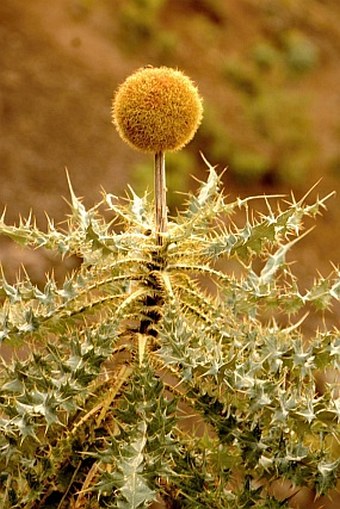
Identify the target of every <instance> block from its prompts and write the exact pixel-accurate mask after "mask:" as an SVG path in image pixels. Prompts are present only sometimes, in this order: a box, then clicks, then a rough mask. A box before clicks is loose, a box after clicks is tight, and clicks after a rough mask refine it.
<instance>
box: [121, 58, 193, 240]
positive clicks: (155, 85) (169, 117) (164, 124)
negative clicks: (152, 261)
mask: <svg viewBox="0 0 340 509" xmlns="http://www.w3.org/2000/svg"><path fill="white" fill-rule="evenodd" d="M112 112H113V123H114V125H115V126H116V128H117V131H118V133H119V135H120V136H121V138H122V139H123V140H124V141H126V142H127V143H128V144H129V145H131V146H132V147H133V148H135V149H137V150H141V151H143V152H153V153H154V154H155V204H156V231H157V232H159V235H158V237H157V239H158V244H160V245H161V244H162V236H161V234H162V233H164V232H165V231H166V229H167V207H166V178H165V160H164V152H165V151H173V150H180V149H181V148H183V147H184V146H185V145H186V144H187V143H189V141H191V139H192V138H193V136H194V135H195V132H196V131H197V128H198V126H199V124H200V122H201V120H202V113H203V107H202V99H201V98H200V96H199V93H198V90H197V88H196V86H195V85H194V83H193V82H192V81H191V79H190V78H188V77H187V76H186V75H185V74H183V73H182V72H181V71H178V70H175V69H170V68H168V67H158V68H154V67H151V66H147V67H144V68H142V69H139V70H138V71H137V72H135V73H134V74H132V75H131V76H129V77H128V78H127V79H126V80H125V81H124V83H122V84H121V85H120V87H119V88H118V90H117V92H116V93H115V96H114V99H113V109H112Z"/></svg>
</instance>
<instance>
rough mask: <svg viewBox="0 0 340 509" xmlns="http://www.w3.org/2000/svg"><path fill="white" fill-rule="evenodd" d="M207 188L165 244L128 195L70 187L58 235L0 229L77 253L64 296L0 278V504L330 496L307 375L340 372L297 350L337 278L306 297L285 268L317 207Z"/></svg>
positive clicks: (329, 464) (319, 412)
mask: <svg viewBox="0 0 340 509" xmlns="http://www.w3.org/2000/svg"><path fill="white" fill-rule="evenodd" d="M219 187H220V179H219V177H218V176H217V174H216V172H215V170H214V168H212V167H211V166H209V177H208V180H207V182H206V183H203V184H202V185H201V187H200V189H199V191H198V193H197V195H189V196H188V198H187V203H186V208H185V210H184V211H182V212H179V213H178V214H177V215H176V216H175V217H173V218H172V219H171V222H170V224H169V231H168V233H166V234H165V242H164V243H163V245H162V246H159V245H157V243H156V241H155V232H154V220H153V206H152V204H151V203H149V202H148V199H147V197H143V198H140V197H138V196H137V195H136V194H135V193H134V192H132V191H131V198H130V199H129V200H127V201H126V202H124V203H122V202H121V201H119V200H118V199H117V198H116V197H115V196H113V195H111V194H104V197H103V202H102V204H100V205H97V206H95V207H93V208H91V209H90V210H86V209H85V207H84V205H83V204H82V202H81V201H80V200H79V199H77V198H76V196H75V194H74V193H73V191H72V189H71V214H70V216H69V218H68V222H67V225H63V228H62V229H59V228H56V227H55V225H54V224H53V222H52V221H51V220H49V221H48V225H47V231H46V232H44V231H41V230H39V229H38V228H37V226H36V225H35V223H34V220H32V219H30V218H29V219H27V220H21V221H20V222H19V224H18V225H17V226H9V225H7V224H6V223H5V220H4V216H3V217H2V218H1V220H0V231H1V233H2V234H3V235H6V236H8V237H10V238H11V239H13V240H14V241H16V242H18V243H20V244H24V245H27V246H31V247H32V248H40V247H44V248H46V249H50V250H51V251H53V252H58V253H61V254H62V255H63V256H64V257H66V256H71V255H77V256H78V257H80V258H81V259H82V264H81V267H80V268H79V270H77V272H75V273H73V274H71V275H69V276H68V277H67V278H66V279H65V282H64V283H63V284H62V285H57V283H56V282H55V281H54V279H53V278H52V276H50V277H49V278H48V279H47V281H46V285H45V287H44V288H37V287H36V286H34V285H33V284H32V283H31V282H30V281H29V279H27V278H26V279H25V280H22V281H19V282H17V283H16V284H11V283H10V282H8V281H6V279H5V276H4V275H3V276H2V280H1V289H0V295H1V298H2V300H3V305H2V309H1V313H0V324H1V325H0V329H1V330H0V337H1V340H2V342H4V343H5V344H7V345H9V346H10V347H11V348H12V349H13V358H12V359H11V360H7V361H5V360H3V362H2V366H1V371H0V378H1V389H0V472H1V474H0V505H1V507H2V508H3V509H9V508H11V509H19V508H20V509H24V508H25V509H38V508H55V509H63V508H69V507H72V508H96V509H97V508H100V507H103V508H104V507H106V508H110V507H111V508H126V509H127V508H142V507H149V506H150V503H151V501H152V500H154V499H155V497H156V495H157V494H158V496H159V497H161V498H162V500H163V501H164V503H165V504H166V505H167V507H182V508H191V509H194V508H195V509H197V508H202V509H203V508H206V507H211V508H216V509H218V508H222V507H223V508H235V507H239V508H242V507H244V508H250V507H254V508H255V507H256V508H263V509H265V508H266V509H269V508H278V507H288V504H289V501H288V499H287V500H286V501H278V500H276V498H275V497H274V495H273V492H272V486H273V484H274V483H275V480H277V479H286V480H289V481H290V482H291V483H292V484H294V485H295V486H297V487H299V486H308V487H309V488H311V489H313V490H315V492H316V493H317V494H319V495H322V494H324V493H327V492H328V491H329V490H330V489H332V488H333V487H334V485H335V483H336V479H337V477H338V474H339V459H338V456H337V454H336V453H335V452H334V451H335V449H334V444H335V443H336V440H337V439H338V437H339V423H340V406H339V397H338V395H337V394H336V392H335V387H334V386H332V384H329V385H328V386H327V387H326V388H325V391H324V393H322V394H320V393H317V391H316V387H315V372H316V371H319V372H320V371H322V370H325V369H327V368H334V369H339V361H340V336H339V331H338V330H337V329H336V328H331V329H326V328H325V327H324V328H318V330H317V331H316V332H315V334H314V336H312V337H309V338H308V340H307V338H306V337H305V336H304V334H303V330H302V327H301V322H302V319H301V316H304V315H303V314H304V313H305V311H306V310H308V311H309V312H310V313H311V314H312V313H313V314H314V313H315V312H316V311H315V310H314V308H316V310H318V309H319V310H320V309H321V310H328V309H330V308H331V304H332V301H339V300H340V274H339V271H337V270H334V273H333V274H332V275H331V276H330V277H328V278H323V277H319V278H318V279H316V280H315V282H314V284H313V285H312V287H311V288H309V289H308V290H303V291H302V290H301V289H300V288H299V285H298V282H297V281H296V279H295V277H294V275H293V274H292V273H291V272H290V269H289V264H288V263H287V260H286V255H287V252H288V251H289V250H290V248H291V247H292V246H293V245H294V244H295V243H296V242H297V240H298V239H299V238H300V237H301V231H302V228H303V220H304V218H305V217H308V216H312V217H315V216H316V215H318V214H319V213H320V212H321V211H322V209H323V208H324V206H325V205H324V203H325V200H326V198H325V199H317V200H316V201H315V203H311V204H308V203H307V201H306V198H303V199H301V200H299V201H296V200H295V199H294V198H292V200H291V202H290V203H288V202H287V201H285V202H284V204H280V205H278V206H274V204H273V203H272V199H271V198H269V197H268V198H262V199H263V200H265V203H266V204H267V213H262V214H257V215H256V214H253V213H250V206H251V204H252V202H253V200H255V198H256V197H250V198H245V199H236V200H235V201H227V199H226V197H225V196H224V195H223V193H222V192H221V191H220V190H219ZM102 205H105V206H106V207H108V208H109V217H108V215H107V213H105V215H104V214H102V213H101V212H100V210H101V206H102ZM242 211H243V212H244V217H245V220H244V224H243V226H239V227H237V226H236V225H235V224H234V222H233V221H232V216H233V214H235V213H236V212H238V213H240V212H242ZM231 267H232V268H231ZM237 267H238V269H237V270H236V268H237ZM202 280H204V282H209V283H210V284H212V285H214V286H215V287H216V295H215V296H212V295H211V294H208V292H207V291H206V290H205V289H204V287H205V286H204V285H203V283H202ZM297 313H299V314H298V315H297ZM280 324H282V325H280ZM193 419H194V424H193V426H191V425H189V421H190V420H191V422H192V420H193ZM196 428H197V430H198V429H200V432H198V431H196Z"/></svg>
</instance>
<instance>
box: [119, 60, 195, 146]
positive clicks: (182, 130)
mask: <svg viewBox="0 0 340 509" xmlns="http://www.w3.org/2000/svg"><path fill="white" fill-rule="evenodd" d="M202 114H203V106H202V99H201V97H200V96H199V93H198V90H197V88H196V86H195V85H194V83H193V82H192V81H191V79H190V78H188V77H187V76H186V75H185V74H183V73H182V72H181V71H178V70H175V69H171V68H168V67H144V68H142V69H139V70H138V71H136V72H135V73H134V74H132V75H131V76H129V77H128V78H127V79H126V80H125V81H124V82H123V83H122V84H121V85H120V86H119V87H118V90H117V92H116V93H115V96H114V98H113V108H112V116H113V123H114V125H115V126H116V128H117V131H118V133H119V135H120V136H121V138H122V139H123V140H124V141H126V142H127V143H128V144H129V145H131V146H132V147H134V148H136V149H138V150H141V151H143V152H161V151H173V150H179V149H181V148H182V147H184V145H186V144H187V143H188V142H189V141H190V140H191V139H192V138H193V137H194V134H195V132H196V131H197V129H198V126H199V125H200V123H201V120H202Z"/></svg>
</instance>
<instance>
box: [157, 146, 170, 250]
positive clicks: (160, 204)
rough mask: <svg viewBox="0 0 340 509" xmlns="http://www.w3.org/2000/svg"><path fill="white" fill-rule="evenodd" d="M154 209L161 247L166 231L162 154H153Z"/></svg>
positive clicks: (164, 181)
mask: <svg viewBox="0 0 340 509" xmlns="http://www.w3.org/2000/svg"><path fill="white" fill-rule="evenodd" d="M155 207H156V218H155V222H156V240H157V244H158V245H159V246H162V245H163V242H164V237H163V233H165V232H166V231H167V227H168V219H167V206H166V178H165V156H164V152H162V151H159V152H156V153H155Z"/></svg>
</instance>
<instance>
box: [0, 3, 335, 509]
mask: <svg viewBox="0 0 340 509" xmlns="http://www.w3.org/2000/svg"><path fill="white" fill-rule="evenodd" d="M339 20H340V2H339V1H338V0H324V1H322V0H295V1H289V0H261V1H260V2H259V1H257V0H228V1H219V0H197V1H195V0H143V1H140V0H92V1H91V0H54V1H50V2H47V1H46V0H1V1H0V208H1V209H3V208H4V207H6V208H7V212H6V220H7V222H8V223H14V222H16V221H17V220H18V217H19V216H20V215H21V216H24V217H25V216H27V215H28V214H29V212H30V210H32V211H33V213H34V215H35V216H36V218H37V222H38V224H39V225H40V226H41V227H42V228H44V225H45V224H46V219H45V213H47V214H48V215H49V216H50V217H52V218H54V220H55V222H56V223H58V222H60V221H62V220H64V218H65V215H66V214H67V212H68V205H67V203H66V201H65V200H63V198H62V197H66V199H67V196H68V189H67V184H66V178H65V167H67V168H68V171H69V173H70V176H71V180H72V183H73V187H74V189H75V192H76V194H77V195H78V196H83V197H84V203H85V205H87V206H91V205H93V204H94V203H95V202H97V201H98V200H99V199H100V198H101V194H100V193H101V189H102V188H104V189H105V190H106V191H108V192H111V193H113V194H115V195H123V194H124V193H125V190H126V188H127V184H128V183H129V184H131V185H132V187H133V188H134V189H136V190H137V191H138V192H143V190H144V188H145V187H146V186H149V187H151V186H152V170H151V165H152V161H150V157H149V156H145V155H143V154H139V153H137V152H134V151H132V150H131V149H130V148H129V147H128V146H126V145H125V144H124V143H123V142H122V141H121V140H120V139H119V137H118V135H117V134H116V132H115V131H114V128H113V126H112V123H111V118H110V109H111V100H112V95H113V91H114V90H115V89H116V87H117V85H118V84H119V83H120V82H121V81H122V80H124V79H125V77H126V76H127V75H128V74H130V73H131V72H133V71H134V70H135V69H137V68H138V67H140V66H142V65H145V64H152V65H154V66H157V65H169V66H173V67H178V68H179V69H181V70H183V71H184V72H185V73H186V74H188V75H189V76H190V77H192V78H193V80H194V81H195V82H196V83H197V84H198V87H199V90H200V93H201V95H202V96H203V98H204V103H205V117H204V120H203V123H202V126H201V127H200V130H199V132H198V134H197V136H196V138H195V140H194V141H193V142H192V143H191V144H190V145H189V146H188V147H186V148H185V149H184V150H183V151H182V152H180V153H178V154H175V155H173V156H170V157H169V160H168V180H169V199H170V205H171V207H173V208H174V207H180V206H181V199H182V198H181V195H177V194H176V193H175V191H176V190H180V191H184V190H186V189H187V190H188V189H194V188H195V186H196V185H197V184H196V181H195V180H194V179H192V178H191V177H190V175H195V176H196V177H198V178H204V175H205V173H206V167H205V164H204V162H203V161H202V159H201V157H200V155H199V151H202V152H203V153H204V154H205V156H206V157H207V159H208V160H209V161H210V162H211V163H212V164H218V168H219V169H220V170H221V171H222V170H223V169H224V168H225V167H228V170H227V171H226V173H225V174H224V177H223V178H224V184H225V188H226V192H227V193H228V194H229V195H230V198H231V199H234V198H235V197H236V196H238V195H240V196H246V195H254V194H263V193H264V192H265V193H270V194H275V193H287V194H288V195H289V194H290V193H291V191H293V193H294V195H295V196H296V197H297V198H300V197H301V196H303V195H304V194H305V193H306V192H307V191H308V190H309V189H310V188H311V186H312V185H313V184H314V183H315V182H317V181H318V180H319V179H321V181H320V183H319V184H318V186H317V188H316V190H314V191H313V192H312V193H311V197H310V199H311V200H312V199H313V198H315V197H316V196H317V195H318V194H319V195H321V196H323V195H327V194H328V193H330V192H332V191H333V190H335V191H337V195H335V197H332V198H331V199H330V200H329V202H328V206H327V208H328V210H327V212H325V213H324V215H323V216H322V217H319V218H318V221H317V227H316V228H315V229H314V230H313V231H312V232H311V233H310V234H309V235H308V236H307V237H305V238H304V239H303V240H302V241H301V243H299V244H298V245H297V246H296V247H295V248H294V251H293V253H292V255H291V257H292V259H294V260H295V259H296V260H297V262H298V263H296V264H295V266H294V267H293V269H294V272H295V273H296V274H297V275H298V276H299V277H300V278H301V285H302V286H308V285H309V284H310V283H311V282H312V281H313V279H314V277H315V275H316V274H317V272H318V271H320V272H321V273H322V274H323V275H324V276H326V275H327V274H328V273H329V272H330V271H331V269H332V266H331V263H330V261H332V262H333V263H334V264H335V265H339V262H340V242H339V232H340V214H339V204H340V202H339V200H340V197H339V191H340V147H339V140H340V65H339V64H340V23H339ZM313 224H314V222H312V223H310V224H309V223H308V224H307V225H306V227H309V226H311V225H313ZM0 262H1V264H2V265H3V267H4V271H5V273H6V277H7V278H8V279H9V280H10V281H13V280H14V279H15V278H16V274H17V273H18V271H19V269H20V265H21V264H22V263H23V264H24V265H25V266H26V269H27V271H28V273H29V274H30V276H31V277H32V279H33V280H34V281H35V282H37V283H38V284H41V283H42V281H43V280H44V274H45V273H46V272H47V271H49V270H51V268H54V269H55V271H56V275H57V277H59V278H62V276H63V274H64V272H65V270H70V269H72V268H73V267H74V264H75V262H74V261H73V260H66V261H65V262H64V265H63V266H61V264H60V262H59V261H58V260H55V259H53V258H52V257H51V255H50V254H49V253H47V252H44V251H37V252H33V253H32V252H30V251H26V250H23V249H22V248H19V247H18V246H16V245H14V244H12V243H10V242H9V241H7V240H6V239H0ZM335 321H336V322H339V317H336V316H335ZM335 504H337V502H335ZM309 507H310V508H312V507H314V505H312V502H310V503H309ZM315 507H319V506H315ZM327 507H331V506H327ZM332 507H333V508H334V509H335V508H336V507H339V506H338V505H334V504H333V505H332Z"/></svg>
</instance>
